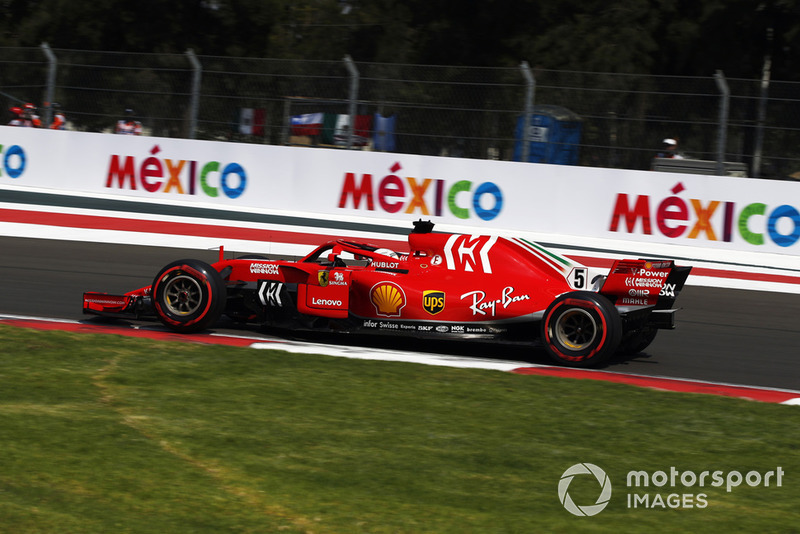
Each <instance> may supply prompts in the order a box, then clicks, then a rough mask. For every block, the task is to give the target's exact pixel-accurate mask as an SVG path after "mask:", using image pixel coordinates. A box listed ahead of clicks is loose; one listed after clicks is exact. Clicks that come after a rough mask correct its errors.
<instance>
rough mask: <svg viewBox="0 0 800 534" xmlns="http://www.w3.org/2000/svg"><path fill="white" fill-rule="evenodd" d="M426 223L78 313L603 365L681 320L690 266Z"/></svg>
mask: <svg viewBox="0 0 800 534" xmlns="http://www.w3.org/2000/svg"><path fill="white" fill-rule="evenodd" d="M432 230H433V224H431V223H430V222H426V221H418V222H417V223H415V225H414V230H413V231H412V232H411V234H410V235H409V237H408V250H407V251H400V252H398V251H393V250H388V249H385V248H379V247H377V246H373V245H370V244H367V243H360V242H356V241H350V240H343V239H339V240H335V241H329V242H327V243H325V244H323V245H321V246H319V247H318V248H317V249H316V250H314V251H313V252H311V253H310V254H309V255H308V256H306V257H304V258H302V259H300V260H298V261H286V260H270V259H266V258H264V257H258V256H243V257H240V258H237V259H223V257H222V256H223V254H222V249H220V259H219V261H217V262H216V263H214V264H211V265H209V264H208V263H205V262H202V261H198V260H192V259H185V260H178V261H175V262H172V263H170V264H169V265H167V266H165V267H164V268H163V269H161V271H160V272H159V273H158V274H157V275H156V276H155V278H154V279H153V283H152V284H151V285H148V286H145V287H142V288H140V289H137V290H135V291H131V292H129V293H126V294H124V295H109V294H107V293H94V292H92V293H85V294H84V297H83V311H84V313H89V314H97V315H105V316H118V317H136V318H145V317H148V316H149V317H152V316H155V317H157V318H158V319H159V320H161V322H162V323H163V324H164V325H166V326H167V327H168V328H170V329H172V330H174V331H176V332H183V333H191V332H198V331H201V330H204V329H207V328H209V327H211V326H212V325H214V324H215V323H216V322H217V320H218V319H219V318H220V317H221V316H222V315H223V314H224V315H227V316H228V317H230V318H232V319H234V320H235V321H240V322H243V323H259V324H262V325H264V326H268V327H275V328H282V329H289V330H292V331H295V332H296V331H304V330H305V331H309V330H311V331H328V332H342V333H369V334H387V335H393V336H412V337H416V338H437V339H450V340H462V341H466V340H489V341H494V342H497V343H501V342H502V343H508V342H510V343H522V344H529V345H537V344H540V345H543V346H544V347H545V349H546V351H547V352H548V353H549V355H550V356H551V357H552V358H553V359H554V360H556V361H557V362H559V363H561V364H564V365H570V366H578V367H586V366H596V365H598V364H600V363H602V362H603V361H605V360H606V359H607V358H608V357H609V356H611V355H612V354H614V353H619V352H621V353H627V354H635V353H638V352H640V351H642V350H644V349H645V347H647V346H648V345H649V344H650V343H651V342H652V341H653V338H654V337H655V335H656V333H657V331H658V330H659V329H671V328H674V327H675V319H674V317H675V311H676V310H675V309H674V307H673V305H674V302H675V299H676V298H677V296H678V293H679V292H680V291H681V289H682V287H683V285H684V282H685V281H686V278H687V276H688V275H689V271H690V270H691V267H678V266H675V264H674V262H673V261H671V260H665V259H628V260H616V261H614V263H613V265H612V266H611V268H610V270H609V271H608V273H607V274H605V275H597V276H593V275H592V274H591V273H590V270H589V269H588V268H587V267H585V266H583V265H580V264H578V263H576V262H574V261H571V260H569V259H567V258H564V257H562V256H559V255H557V254H554V253H552V252H550V251H548V250H546V249H544V248H543V247H541V246H540V245H538V244H536V243H534V242H531V241H529V240H526V239H518V238H505V237H497V236H472V235H461V234H446V233H434V232H433V231H432Z"/></svg>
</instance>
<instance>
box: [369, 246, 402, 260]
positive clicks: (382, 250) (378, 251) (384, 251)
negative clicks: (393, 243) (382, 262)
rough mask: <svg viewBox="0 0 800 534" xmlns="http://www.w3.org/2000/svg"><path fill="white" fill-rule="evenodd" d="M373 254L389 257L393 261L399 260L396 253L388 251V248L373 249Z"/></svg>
mask: <svg viewBox="0 0 800 534" xmlns="http://www.w3.org/2000/svg"><path fill="white" fill-rule="evenodd" d="M375 254H381V255H383V256H389V257H390V258H395V259H399V258H400V255H399V254H398V253H397V252H395V251H394V250H391V249H388V248H379V249H375Z"/></svg>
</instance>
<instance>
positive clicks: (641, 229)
mask: <svg viewBox="0 0 800 534" xmlns="http://www.w3.org/2000/svg"><path fill="white" fill-rule="evenodd" d="M4 189H6V190H8V189H14V190H17V191H19V190H23V191H24V190H47V191H58V192H63V193H67V194H72V195H81V196H86V197H91V196H102V197H104V198H115V199H125V200H131V201H137V202H139V203H141V202H145V203H147V202H152V203H172V204H181V205H190V206H198V207H205V208H212V209H231V210H240V211H252V212H257V213H270V212H274V213H287V212H291V213H296V214H297V213H299V214H302V215H304V216H308V217H316V218H328V219H330V220H351V219H352V220H366V221H372V220H374V221H380V222H381V223H387V222H388V224H393V225H395V226H397V227H403V228H407V227H409V223H410V220H415V219H418V218H423V219H430V220H432V221H433V222H435V223H437V224H438V225H440V226H441V227H445V228H448V229H449V230H454V231H463V232H469V233H472V232H483V233H514V232H530V233H536V234H539V235H542V236H548V239H551V240H556V241H558V240H560V241H562V242H572V243H588V244H593V245H595V246H598V244H604V246H607V245H609V244H612V245H613V246H617V247H619V246H622V244H627V245H626V246H627V247H628V249H631V248H632V247H633V246H636V247H639V248H640V249H643V248H646V249H648V250H649V251H655V252H651V253H657V252H658V251H663V252H662V253H663V254H673V253H674V247H681V248H682V250H691V251H692V253H693V254H695V255H696V256H697V257H714V258H732V257H736V258H741V257H743V256H742V255H746V256H748V257H750V258H751V259H752V261H753V262H754V263H757V264H759V265H764V266H771V265H774V266H780V267H786V266H790V267H791V266H794V267H795V268H798V266H800V263H799V262H798V255H800V184H799V183H795V182H785V181H769V180H754V179H749V178H737V177H728V176H705V175H697V174H681V173H666V172H647V171H627V170H616V169H605V168H593V167H592V168H590V167H571V166H559V165H546V164H531V163H518V162H506V161H490V160H473V159H461V158H442V157H433V156H419V155H408V154H390V153H378V152H361V151H358V152H354V151H344V150H328V149H311V148H299V147H285V146H274V145H252V144H241V143H231V142H213V141H197V140H189V139H172V138H156V137H132V136H115V135H109V134H99V133H85V132H70V131H51V130H38V129H30V128H13V127H7V126H2V127H0V202H3V198H4V195H5V193H4ZM143 216H145V217H146V215H143Z"/></svg>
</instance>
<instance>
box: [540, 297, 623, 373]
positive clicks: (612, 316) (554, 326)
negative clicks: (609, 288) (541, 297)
mask: <svg viewBox="0 0 800 534" xmlns="http://www.w3.org/2000/svg"><path fill="white" fill-rule="evenodd" d="M621 338H622V320H621V319H620V316H619V313H618V312H617V309H616V308H615V307H614V305H613V304H612V303H611V301H610V300H608V299H607V298H606V297H604V296H603V295H600V294H598V293H593V292H590V291H573V292H570V293H564V294H563V295H561V296H559V297H558V298H557V299H555V300H554V301H553V302H552V303H551V304H550V306H548V308H547V310H546V311H545V314H544V318H543V320H542V341H543V342H544V345H545V348H546V349H547V352H548V354H549V355H550V357H551V358H553V359H554V360H555V361H556V362H558V363H560V364H562V365H568V366H571V367H591V366H596V365H599V364H601V363H602V362H604V361H605V360H606V359H608V357H609V356H611V355H612V354H613V353H614V352H615V351H616V350H617V348H618V347H619V343H620V339H621Z"/></svg>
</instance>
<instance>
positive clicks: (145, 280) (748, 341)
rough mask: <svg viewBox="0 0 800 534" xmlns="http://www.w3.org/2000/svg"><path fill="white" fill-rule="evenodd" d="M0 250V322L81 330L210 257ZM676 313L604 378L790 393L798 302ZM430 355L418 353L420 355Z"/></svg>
mask: <svg viewBox="0 0 800 534" xmlns="http://www.w3.org/2000/svg"><path fill="white" fill-rule="evenodd" d="M0 251H1V252H0V314H11V315H25V316H36V317H45V318H60V319H74V320H87V319H88V320H90V321H91V320H92V319H89V318H87V316H84V315H83V314H82V310H81V302H82V301H81V297H82V294H83V292H84V291H105V292H109V293H124V292H126V291H130V290H132V289H136V288H139V287H143V286H145V285H148V284H150V283H151V282H152V278H153V276H154V275H155V274H156V273H157V272H158V270H159V269H160V268H161V267H162V266H164V265H165V264H167V263H169V262H171V261H173V260H176V259H181V258H197V259H201V260H204V261H207V262H209V263H211V262H214V261H216V260H217V258H218V251H216V250H200V251H196V250H187V249H171V248H162V247H143V246H133V245H114V244H105V243H88V242H71V241H58V240H46V239H27V238H13V237H0ZM242 252H246V251H242ZM226 254H227V255H229V254H231V252H226ZM689 283H691V277H690V280H689ZM677 305H678V307H680V308H681V310H680V311H679V312H678V316H677V323H678V327H677V329H675V330H673V331H662V332H659V334H658V337H657V338H656V340H655V341H654V342H653V344H652V345H651V346H650V347H649V348H648V349H647V350H646V351H645V353H643V354H641V355H639V356H637V357H635V358H633V359H628V360H614V361H612V362H610V363H609V365H608V366H607V368H606V369H607V370H608V371H619V372H624V373H633V374H641V375H647V376H664V377H673V378H687V379H697V380H710V381H716V382H723V383H728V384H739V385H750V386H760V387H773V388H785V389H794V390H800V295H792V294H784V293H767V292H759V291H749V290H736V289H718V288H708V287H699V286H692V285H687V286H686V287H685V288H684V291H683V292H682V294H681V295H680V297H679V298H678V301H677ZM219 330H221V331H223V332H229V333H230V332H235V330H230V329H227V328H220V329H219ZM339 341H340V342H342V340H339ZM353 341H354V340H345V341H344V342H353ZM360 342H364V341H363V340H362V341H360ZM368 342H369V343H377V341H375V340H369V341H368ZM411 348H412V349H413V346H411ZM431 348H432V347H431V345H430V344H426V346H425V350H427V351H430V350H431ZM433 348H435V350H436V351H439V352H443V353H452V354H467V355H470V354H474V355H476V356H481V357H497V358H502V359H521V360H525V361H530V362H532V363H548V360H547V359H546V358H545V357H544V355H543V353H542V351H540V350H533V349H519V348H515V349H512V350H509V349H508V348H507V347H502V348H500V347H496V346H491V345H466V344H452V343H450V344H439V345H436V346H435V347H433Z"/></svg>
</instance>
